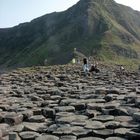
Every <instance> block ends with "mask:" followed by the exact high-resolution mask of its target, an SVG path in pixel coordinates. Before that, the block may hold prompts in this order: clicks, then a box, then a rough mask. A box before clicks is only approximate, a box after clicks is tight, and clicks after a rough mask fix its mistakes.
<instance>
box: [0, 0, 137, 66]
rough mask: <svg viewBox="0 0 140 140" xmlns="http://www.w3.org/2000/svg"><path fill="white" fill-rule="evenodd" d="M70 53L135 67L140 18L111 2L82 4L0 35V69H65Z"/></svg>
mask: <svg viewBox="0 0 140 140" xmlns="http://www.w3.org/2000/svg"><path fill="white" fill-rule="evenodd" d="M73 48H77V50H79V51H80V52H82V53H84V54H85V55H87V56H96V57H98V58H100V59H101V60H104V61H107V62H111V63H113V62H114V63H124V64H128V63H129V64H130V63H132V64H133V63H134V64H136V65H137V64H139V60H140V12H138V11H134V10H133V9H131V8H129V7H126V6H123V5H120V4H117V3H116V2H114V1H113V0H80V1H79V2H78V3H77V4H76V5H74V6H73V7H71V8H69V9H68V10H66V11H64V12H58V13H57V12H54V13H51V14H47V15H44V16H42V17H39V18H37V19H34V20H33V21H31V22H29V23H23V24H20V25H18V26H15V27H13V28H7V29H0V66H1V67H23V66H33V65H43V63H44V60H45V59H47V60H48V64H65V63H68V62H69V61H70V60H71V59H72V53H73Z"/></svg>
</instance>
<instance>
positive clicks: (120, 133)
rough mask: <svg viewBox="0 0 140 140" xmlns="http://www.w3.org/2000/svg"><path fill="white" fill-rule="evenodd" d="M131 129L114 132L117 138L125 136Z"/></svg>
mask: <svg viewBox="0 0 140 140" xmlns="http://www.w3.org/2000/svg"><path fill="white" fill-rule="evenodd" d="M130 130H131V129H128V128H118V129H115V130H114V133H115V134H116V135H117V136H124V135H125V134H126V133H127V132H129V131H130Z"/></svg>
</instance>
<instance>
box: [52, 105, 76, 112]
mask: <svg viewBox="0 0 140 140" xmlns="http://www.w3.org/2000/svg"><path fill="white" fill-rule="evenodd" d="M54 109H55V110H56V112H74V111H75V108H74V107H73V106H58V107H54Z"/></svg>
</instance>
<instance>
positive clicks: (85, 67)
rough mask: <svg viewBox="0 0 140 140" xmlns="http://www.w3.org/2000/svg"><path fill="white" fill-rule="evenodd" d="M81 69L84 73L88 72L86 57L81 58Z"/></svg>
mask: <svg viewBox="0 0 140 140" xmlns="http://www.w3.org/2000/svg"><path fill="white" fill-rule="evenodd" d="M83 70H84V72H85V73H87V72H89V67H88V60H87V58H84V59H83Z"/></svg>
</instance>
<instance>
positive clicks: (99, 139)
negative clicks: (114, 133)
mask: <svg viewBox="0 0 140 140" xmlns="http://www.w3.org/2000/svg"><path fill="white" fill-rule="evenodd" d="M78 140H104V139H102V138H98V137H85V138H80V139H78Z"/></svg>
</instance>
